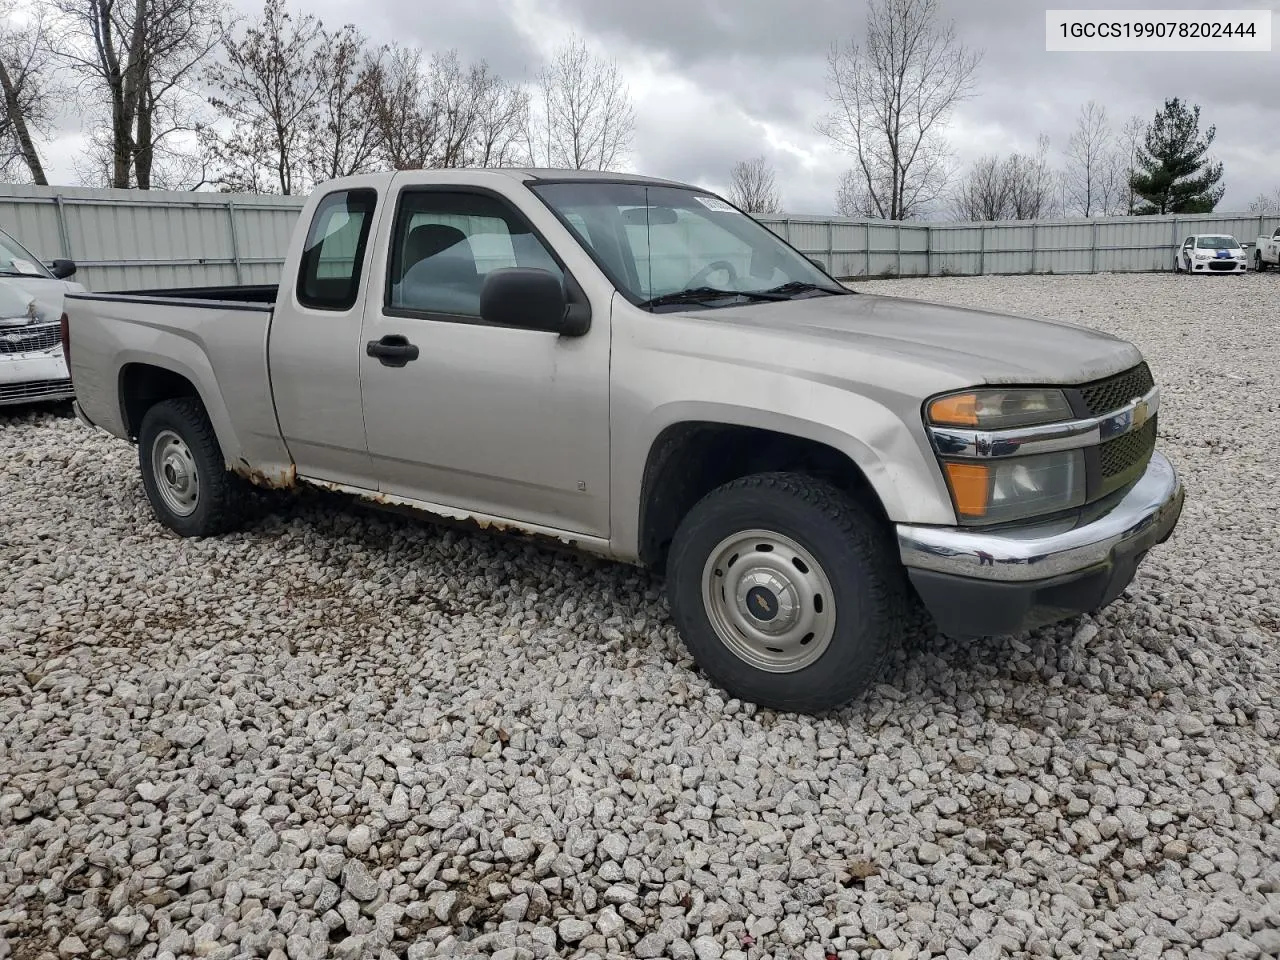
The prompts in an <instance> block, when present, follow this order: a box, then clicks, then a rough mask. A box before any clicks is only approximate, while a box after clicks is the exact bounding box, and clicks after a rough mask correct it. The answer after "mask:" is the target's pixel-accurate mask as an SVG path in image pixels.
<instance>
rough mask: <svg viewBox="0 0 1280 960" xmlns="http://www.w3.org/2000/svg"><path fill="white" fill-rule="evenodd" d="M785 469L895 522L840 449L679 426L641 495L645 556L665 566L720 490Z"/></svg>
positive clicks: (658, 449) (658, 444) (654, 452)
mask: <svg viewBox="0 0 1280 960" xmlns="http://www.w3.org/2000/svg"><path fill="white" fill-rule="evenodd" d="M774 470H785V471H788V472H793V473H803V474H807V475H808V476H812V477H817V478H820V479H823V480H826V481H828V482H830V483H832V484H833V485H834V486H836V487H837V488H838V489H840V490H843V491H844V492H846V493H848V494H849V495H850V496H852V497H854V498H855V499H857V500H858V501H859V502H861V503H863V504H865V505H867V506H869V507H870V508H871V509H872V510H873V511H875V513H876V514H877V515H878V516H880V517H882V518H883V519H884V522H885V523H886V524H887V523H888V522H889V520H888V515H887V514H885V512H884V505H883V504H882V503H881V502H880V498H879V497H878V496H877V495H876V492H875V490H874V489H873V488H872V486H871V484H870V483H869V482H868V480H867V478H866V476H864V475H863V473H862V471H861V470H860V469H859V468H858V466H857V464H855V463H854V462H853V461H852V460H851V459H849V457H848V456H847V455H846V454H844V453H841V452H840V451H839V450H837V449H835V448H834V447H830V446H827V445H826V444H824V443H818V442H817V441H815V440H808V439H805V438H803V437H795V436H791V435H790V434H785V433H777V432H775V431H773V430H762V429H759V428H757V427H743V426H736V425H733V424H725V423H709V422H695V423H680V424H675V425H673V426H670V427H668V428H667V429H666V430H664V431H663V432H662V433H661V434H660V435H659V436H658V438H657V440H655V441H654V443H653V446H652V447H651V448H650V450H649V459H648V462H647V463H646V464H645V471H644V487H643V490H642V492H641V497H640V559H641V560H642V561H643V562H644V563H645V564H647V565H649V566H653V567H656V568H659V569H660V568H661V567H662V566H663V564H664V563H665V562H666V555H667V549H668V547H670V545H671V538H672V537H673V536H675V532H676V528H677V527H678V526H679V525H680V521H681V520H682V519H683V518H684V516H685V514H687V513H688V512H689V510H690V509H691V508H692V507H693V505H694V504H696V503H697V502H698V501H699V500H701V499H702V498H703V497H704V496H706V495H707V494H708V493H710V492H711V491H712V490H714V489H716V488H717V487H720V486H723V485H724V484H726V483H729V482H731V481H733V480H737V479H738V478H739V477H745V476H749V475H750V474H753V473H765V472H768V471H774Z"/></svg>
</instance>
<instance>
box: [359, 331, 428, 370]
mask: <svg viewBox="0 0 1280 960" xmlns="http://www.w3.org/2000/svg"><path fill="white" fill-rule="evenodd" d="M364 352H365V353H367V354H368V355H369V356H371V357H377V358H378V362H379V363H381V364H382V365H383V366H384V367H403V366H404V365H405V364H406V363H408V362H409V361H410V360H417V359H418V348H417V347H416V346H415V345H414V344H412V343H410V342H409V338H408V337H405V336H403V335H402V334H399V333H389V334H387V335H386V336H385V337H383V338H382V339H381V340H370V341H369V342H368V343H367V344H365V347H364Z"/></svg>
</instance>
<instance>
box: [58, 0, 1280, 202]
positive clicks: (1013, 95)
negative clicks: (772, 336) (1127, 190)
mask: <svg viewBox="0 0 1280 960" xmlns="http://www.w3.org/2000/svg"><path fill="white" fill-rule="evenodd" d="M941 2H942V5H943V10H944V14H945V16H947V17H948V18H951V19H954V21H955V23H956V28H957V32H958V33H959V35H960V36H961V38H962V40H963V41H964V42H965V43H967V44H969V45H971V46H973V47H975V48H980V49H982V50H983V52H984V58H983V63H982V66H981V69H980V72H979V77H978V88H977V91H976V95H975V96H974V97H973V98H972V99H970V100H968V101H966V102H965V103H963V104H962V105H961V106H960V107H959V109H958V110H957V113H956V117H955V131H956V134H955V136H953V138H952V139H953V144H952V145H953V148H954V152H955V155H956V159H957V161H958V162H959V163H960V164H965V163H968V162H971V161H972V160H973V159H974V158H975V157H977V156H980V155H981V154H983V153H988V152H993V151H995V152H1007V151H1009V150H1012V149H1029V148H1031V147H1033V146H1034V143H1035V139H1036V136H1037V134H1038V133H1040V132H1044V133H1046V134H1048V136H1049V137H1050V140H1051V144H1052V150H1053V151H1054V153H1055V154H1056V155H1057V156H1055V162H1061V157H1060V151H1061V150H1062V149H1063V148H1064V147H1065V145H1066V142H1067V138H1068V136H1069V135H1070V133H1071V130H1072V127H1073V125H1074V122H1075V118H1076V115H1077V113H1078V111H1079V109H1080V107H1081V105H1082V104H1083V103H1084V102H1086V101H1087V100H1090V99H1094V100H1097V101H1099V102H1100V103H1103V104H1105V105H1106V107H1107V110H1108V113H1109V114H1110V116H1111V118H1112V121H1113V124H1114V125H1115V127H1116V128H1117V129H1118V128H1119V127H1120V125H1121V124H1122V123H1123V122H1124V120H1125V119H1126V118H1127V117H1128V116H1129V115H1131V114H1138V115H1140V116H1141V117H1142V118H1143V119H1144V120H1149V119H1150V118H1151V116H1152V115H1153V114H1154V112H1155V110H1156V109H1157V108H1158V107H1159V106H1160V104H1161V103H1162V102H1163V101H1164V99H1165V98H1166V97H1170V96H1181V97H1183V98H1185V99H1189V100H1191V101H1193V102H1195V103H1199V104H1200V105H1201V108H1202V125H1204V126H1207V125H1210V124H1213V125H1216V126H1217V129H1218V136H1217V141H1216V142H1215V144H1214V153H1215V155H1216V156H1217V157H1218V158H1219V159H1221V160H1223V162H1224V163H1225V164H1226V180H1227V195H1226V197H1225V199H1224V201H1223V204H1222V208H1223V209H1227V208H1234V209H1241V208H1244V207H1245V206H1247V204H1248V202H1249V200H1250V199H1251V198H1252V197H1253V196H1254V195H1256V194H1257V193H1258V192H1259V191H1263V190H1268V191H1269V190H1271V189H1274V188H1275V187H1276V186H1278V185H1280V169H1277V168H1276V166H1275V163H1274V157H1275V156H1276V155H1277V154H1280V100H1277V99H1276V97H1275V91H1276V90H1277V89H1280V58H1278V57H1277V56H1276V55H1275V53H1269V54H1267V53H1263V54H1124V53H1121V54H1086V53H1047V52H1046V51H1045V49H1044V29H1045V28H1044V23H1045V14H1044V11H1045V10H1046V9H1047V8H1050V7H1057V6H1058V4H1057V3H1056V2H1054V0H1039V2H1035V0H941ZM235 3H236V5H237V6H238V7H239V8H240V9H241V11H242V12H243V13H245V14H249V15H252V14H255V13H256V12H257V10H258V9H259V5H258V3H257V0H235ZM1124 5H1125V6H1126V7H1129V8H1158V7H1160V6H1168V0H1126V3H1125V4H1124ZM1233 6H1236V7H1249V6H1252V7H1261V8H1264V9H1275V8H1276V6H1277V4H1276V3H1275V2H1271V3H1266V4H1262V3H1257V2H1250V0H1237V2H1236V3H1235V4H1233ZM306 9H307V10H308V11H310V12H314V13H316V14H318V15H319V16H321V17H322V19H324V20H325V21H326V22H327V23H330V24H338V23H341V22H343V21H345V20H348V19H353V14H352V9H353V8H352V7H351V6H350V5H349V4H347V3H345V2H341V0H319V2H312V3H310V4H308V5H307V8H306ZM865 11H866V7H865V4H864V3H850V2H848V0H645V2H643V3H604V2H600V0H506V2H504V3H503V4H495V3H485V2H477V0H432V2H431V3H429V4H415V5H407V4H403V3H401V2H399V0H365V2H364V3H363V4H361V6H360V8H359V16H358V18H356V19H357V22H358V24H359V26H360V27H361V29H362V30H364V31H365V32H366V33H367V34H368V35H369V36H370V37H371V38H372V39H374V40H375V41H379V42H382V41H389V40H393V39H394V40H398V41H400V42H402V43H415V44H417V45H419V46H421V47H423V48H424V49H426V50H444V49H449V48H456V49H457V50H458V51H459V53H460V54H461V55H462V56H463V57H465V58H467V59H480V58H484V59H486V60H488V61H489V63H490V64H491V65H492V66H493V67H494V68H495V69H496V70H498V71H499V72H500V73H502V74H503V75H504V76H508V77H510V78H512V79H530V78H532V76H533V75H534V73H535V72H536V69H537V65H538V63H539V59H540V57H541V55H542V53H543V52H544V51H545V50H547V49H548V48H549V47H551V46H554V45H555V44H556V43H557V42H559V41H560V40H562V39H564V38H565V37H567V36H568V33H569V32H570V31H575V32H577V33H579V34H581V35H583V36H585V37H587V38H588V39H589V40H590V41H591V42H592V43H593V44H594V45H595V46H596V47H597V49H598V50H599V51H600V52H602V53H604V54H606V55H609V56H612V57H615V58H616V59H617V60H618V62H619V64H620V65H621V66H622V67H623V68H624V70H626V71H627V72H628V74H629V75H630V76H631V78H632V81H633V92H634V94H635V98H636V116H637V131H636V141H635V149H634V151H633V156H632V166H633V167H634V168H635V169H636V170H641V171H643V172H646V173H652V174H656V175H659V176H666V177H674V178H677V179H684V180H690V181H695V182H698V183H701V184H703V185H706V186H708V187H713V188H715V187H720V188H723V187H724V185H725V184H726V182H727V180H728V173H729V169H730V167H731V166H732V164H733V163H734V162H735V161H736V160H740V159H745V158H748V157H751V156H754V155H756V154H759V153H763V154H765V155H766V156H767V157H768V158H769V159H770V161H771V162H772V163H773V164H774V165H775V167H776V169H777V172H778V182H779V186H780V188H781V191H782V194H783V199H784V201H785V203H786V206H787V208H788V209H789V210H792V211H796V212H813V213H823V212H830V210H831V209H832V208H833V206H834V194H835V187H836V183H837V181H838V179H839V175H840V172H841V170H842V169H844V168H845V167H847V166H848V165H849V160H848V158H842V157H840V156H839V155H838V154H837V153H836V152H835V151H834V150H833V148H832V147H831V145H830V144H829V143H827V142H826V140H825V138H823V137H822V136H820V135H819V134H817V133H816V132H815V129H814V125H815V123H816V121H817V120H818V119H819V118H820V117H821V116H822V114H823V113H824V112H825V110H826V109H827V103H826V100H825V96H824V74H825V57H826V54H827V51H828V49H829V48H830V46H831V44H832V43H833V42H837V41H842V40H845V39H848V38H850V37H856V36H857V35H858V34H860V33H861V31H862V29H863V23H864V18H865ZM65 145H66V140H65V139H63V140H60V141H59V143H58V145H57V149H58V152H59V154H60V155H59V156H58V157H57V158H55V160H56V162H55V163H54V167H55V169H57V170H58V171H59V172H60V173H64V174H69V173H70V164H69V161H67V160H66V157H65V151H66V146H65Z"/></svg>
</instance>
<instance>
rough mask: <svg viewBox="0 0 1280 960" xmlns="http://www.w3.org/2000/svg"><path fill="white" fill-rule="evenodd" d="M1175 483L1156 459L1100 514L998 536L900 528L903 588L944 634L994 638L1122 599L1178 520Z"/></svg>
mask: <svg viewBox="0 0 1280 960" xmlns="http://www.w3.org/2000/svg"><path fill="white" fill-rule="evenodd" d="M1183 497H1184V493H1183V487H1182V481H1181V480H1179V478H1178V473H1177V471H1176V470H1174V468H1173V465H1172V464H1171V463H1169V461H1168V460H1167V459H1166V458H1165V457H1164V456H1163V455H1162V454H1160V453H1159V452H1157V453H1154V454H1152V456H1151V462H1150V464H1148V466H1147V469H1146V472H1145V473H1144V474H1143V475H1142V477H1141V478H1140V479H1139V480H1138V481H1137V483H1135V484H1134V485H1133V486H1132V487H1131V488H1130V489H1129V492H1128V493H1126V494H1125V495H1124V497H1123V498H1122V499H1121V500H1120V501H1119V502H1118V503H1116V504H1115V505H1114V506H1113V507H1112V508H1111V509H1110V510H1109V511H1108V512H1106V513H1104V514H1102V515H1101V516H1099V517H1096V518H1094V519H1092V520H1091V521H1089V522H1085V523H1080V522H1078V521H1058V522H1048V523H1043V524H1036V525H1030V526H1025V527H1017V528H1005V529H1002V530H989V531H984V530H980V529H974V528H958V527H925V526H912V525H905V524H900V525H899V526H898V528H897V532H898V548H899V551H900V553H901V556H902V562H903V564H904V565H905V566H906V568H907V573H908V574H909V575H910V577H911V582H912V585H913V586H914V587H915V589H916V592H917V593H918V594H919V595H920V599H921V600H922V601H923V602H924V605H925V608H926V609H927V610H928V611H929V613H930V614H931V615H932V616H933V618H934V620H935V621H936V623H937V624H938V629H939V630H941V631H942V632H943V633H948V634H952V635H954V636H993V635H998V634H1007V633H1018V632H1020V631H1022V630H1029V629H1031V628H1033V627H1037V626H1043V625H1044V624H1046V623H1053V622H1054V621H1057V620H1064V619H1067V618H1069V617H1072V616H1075V615H1076V614H1080V613H1089V612H1092V611H1094V610H1097V609H1099V608H1101V607H1104V606H1106V605H1107V604H1109V603H1111V602H1112V601H1113V600H1115V599H1116V598H1117V597H1119V596H1120V594H1122V593H1123V592H1124V588H1125V587H1127V586H1128V585H1129V583H1130V581H1132V580H1133V577H1134V574H1135V573H1136V572H1137V569H1138V564H1139V563H1140V562H1141V561H1142V558H1143V557H1144V556H1145V555H1146V552H1147V551H1148V550H1149V549H1150V548H1151V547H1153V546H1155V545H1156V544H1159V543H1163V542H1164V541H1165V540H1167V539H1169V535H1170V534H1171V533H1172V532H1173V528H1174V526H1175V525H1176V524H1177V522H1178V517H1179V516H1180V515H1181V513H1182V502H1183Z"/></svg>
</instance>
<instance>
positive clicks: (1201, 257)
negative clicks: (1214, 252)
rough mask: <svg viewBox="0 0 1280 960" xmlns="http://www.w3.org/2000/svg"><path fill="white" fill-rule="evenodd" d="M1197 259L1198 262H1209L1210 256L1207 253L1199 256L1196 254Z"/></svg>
mask: <svg viewBox="0 0 1280 960" xmlns="http://www.w3.org/2000/svg"><path fill="white" fill-rule="evenodd" d="M1196 259H1197V260H1208V259H1209V255H1208V254H1207V253H1197V254H1196Z"/></svg>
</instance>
